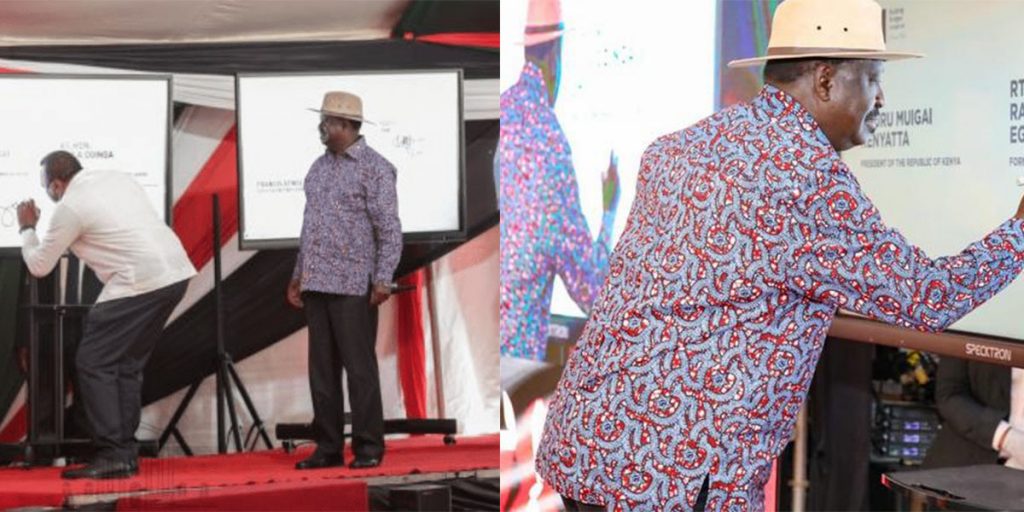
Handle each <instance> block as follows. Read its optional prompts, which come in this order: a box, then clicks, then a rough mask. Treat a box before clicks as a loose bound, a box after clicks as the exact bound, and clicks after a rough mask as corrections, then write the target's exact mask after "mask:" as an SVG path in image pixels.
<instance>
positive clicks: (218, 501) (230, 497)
mask: <svg viewBox="0 0 1024 512" xmlns="http://www.w3.org/2000/svg"><path fill="white" fill-rule="evenodd" d="M366 487H367V486H366V482H364V481H362V480H356V479H353V478H344V479H335V480H321V481H319V482H287V483H282V484H265V485H236V486H233V487H223V488H218V489H212V490H211V489H198V490H197V489H191V490H187V491H170V492H169V493H167V494H164V493H159V494H147V495H143V496H138V497H132V498H123V499H120V500H117V510H238V511H248V510H252V511H255V510H343V511H346V512H349V511H351V512H356V511H359V512H362V511H365V510H369V507H370V503H369V499H368V496H367V495H366Z"/></svg>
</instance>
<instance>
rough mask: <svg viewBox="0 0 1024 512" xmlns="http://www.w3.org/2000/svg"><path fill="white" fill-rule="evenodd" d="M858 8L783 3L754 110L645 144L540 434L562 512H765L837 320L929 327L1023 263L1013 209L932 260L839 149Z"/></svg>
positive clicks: (862, 26)
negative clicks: (630, 197) (620, 224)
mask: <svg viewBox="0 0 1024 512" xmlns="http://www.w3.org/2000/svg"><path fill="white" fill-rule="evenodd" d="M881 28H882V10H881V8H880V7H879V6H878V4H876V3H875V2H874V1H872V0H787V1H785V2H783V3H782V4H780V5H779V7H778V8H777V10H776V13H775V16H774V19H773V22H772V33H771V40H770V42H769V48H768V55H767V56H766V57H761V58H755V59H746V60H744V61H735V62H733V63H730V65H750V64H759V63H763V62H765V61H768V62H769V64H768V65H766V67H765V70H764V76H765V81H766V83H767V84H766V85H765V87H764V88H763V89H762V91H761V93H760V94H759V95H758V96H757V97H756V98H754V99H753V100H752V101H751V102H750V103H747V104H741V105H738V106H735V107H733V108H729V109H726V110H724V111H721V112H718V113H716V114H714V115H712V116H711V117H709V118H707V119H704V120H703V121H700V122H699V123H697V124H696V125H694V126H691V127H689V128H687V129H685V130H682V131H680V132H677V133H673V134H669V135H666V136H663V137H661V138H659V139H658V140H656V141H655V142H654V143H653V144H652V145H651V146H650V148H648V150H647V151H646V153H645V154H644V157H643V159H642V161H641V168H640V174H639V180H638V186H637V195H636V201H635V202H634V204H633V206H632V211H631V212H630V215H629V218H628V221H627V225H626V229H625V232H624V233H623V235H622V237H621V240H620V242H619V244H618V246H617V247H616V249H615V252H614V253H613V255H612V258H611V272H610V275H609V278H608V281H607V283H606V285H605V287H604V288H603V290H602V293H601V295H600V296H599V298H598V301H597V302H596V303H595V305H594V311H593V313H592V315H591V318H590V321H589V322H588V324H587V325H586V327H585V328H584V330H583V333H582V334H581V336H580V339H579V341H578V344H577V347H576V349H575V350H574V351H573V353H572V355H571V356H570V358H569V361H568V364H567V366H566V368H565V371H564V373H563V375H562V380H561V382H560V383H559V385H558V387H557V390H556V392H555V395H554V397H553V398H552V402H551V406H550V411H549V414H548V418H547V422H546V424H545V429H544V434H543V436H542V440H541V443H540V447H539V449H538V457H537V470H538V472H539V473H540V474H541V476H542V477H543V478H544V480H545V481H546V482H547V483H548V484H550V485H551V486H552V487H553V488H554V489H555V490H556V491H558V492H559V493H561V494H562V496H563V499H564V500H565V501H566V503H567V505H568V507H569V508H572V507H576V508H580V509H586V508H587V507H588V506H590V507H592V506H594V505H601V506H603V507H606V508H608V509H616V510H690V509H702V508H704V507H705V506H706V507H707V508H708V509H712V510H748V509H754V510H757V509H761V508H762V507H763V506H764V496H763V489H764V486H765V484H766V482H767V480H768V476H769V474H770V471H771V465H772V461H773V460H774V459H775V458H776V457H777V456H778V455H779V453H780V452H781V451H782V449H783V448H784V446H785V445H786V443H787V442H788V440H789V439H790V436H791V434H792V430H793V426H794V422H795V419H796V416H797V412H798V411H799V410H800V407H801V405H802V404H803V402H804V399H805V397H806V394H807V388H808V386H809V384H810V382H811V377H812V376H813V374H814V367H815V365H816V364H817V360H818V356H819V355H820V353H821V349H822V344H823V342H824V339H825V335H826V333H827V331H828V328H829V325H830V324H831V322H832V319H833V316H834V315H835V312H836V310H837V308H844V309H847V310H851V311H855V312H857V313H860V314H863V315H867V316H869V317H872V318H875V319H878V320H881V321H884V322H888V323H892V324H895V325H899V326H903V327H908V328H913V329H919V330H924V331H939V330H942V329H945V328H946V327H947V326H949V325H950V324H952V323H953V322H955V321H956V320H957V319H959V318H961V317H963V316H964V315H966V314H967V313H968V312H970V311H971V310H973V309H974V308H976V307H977V306H978V305H980V304H981V303H983V302H984V301H986V300H988V299H989V298H991V297H992V296H993V295H995V294H996V293H997V292H999V291H1000V290H1002V289H1003V288H1004V287H1005V286H1006V285H1008V284H1009V283H1010V282H1011V281H1012V280H1013V279H1014V278H1015V277H1016V276H1017V275H1018V273H1019V272H1020V271H1021V268H1022V266H1024V221H1022V218H1024V203H1022V204H1021V205H1020V206H1019V207H1018V210H1017V214H1016V216H1014V217H1012V218H1009V219H1008V220H1007V221H1006V222H1004V223H1003V224H1002V225H1000V226H999V227H997V228H996V229H995V230H994V231H992V232H991V233H990V234H988V235H987V236H985V237H984V238H983V239H981V240H980V241H978V242H976V243H973V244H971V245H970V246H968V247H967V248H966V249H965V250H964V251H963V252H962V253H960V254H958V255H955V256H950V257H944V258H939V259H934V260H933V259H931V258H929V257H928V256H927V255H925V254H924V252H923V251H921V250H920V249H918V248H917V247H915V246H914V245H912V244H911V243H909V242H908V241H907V240H906V239H905V238H904V237H903V236H902V235H901V234H900V233H899V232H897V231H896V230H894V229H891V228H888V227H886V226H885V224H884V223H883V222H882V219H881V217H880V215H879V213H878V211H877V210H876V209H875V208H874V207H873V206H872V204H871V201H870V200H869V199H868V198H867V197H866V196H865V195H864V193H863V191H862V190H861V188H860V186H859V185H858V183H857V180H856V178H855V177H854V176H853V174H851V172H850V170H849V168H848V167H847V166H846V164H845V163H844V162H843V161H842V160H841V158H840V155H839V152H840V151H843V150H846V149H850V148H852V147H854V146H857V145H861V144H864V143H865V142H866V141H867V140H868V139H869V138H870V136H871V133H872V132H873V131H874V130H875V128H876V127H877V123H878V121H877V119H878V112H879V109H881V108H882V106H883V104H884V101H885V97H884V95H883V93H882V88H881V85H880V83H879V78H880V74H881V72H882V65H883V64H882V61H884V60H888V59H895V58H901V57H912V56H916V55H911V54H899V53H894V52H888V51H886V49H885V42H884V38H883V34H882V30H881Z"/></svg>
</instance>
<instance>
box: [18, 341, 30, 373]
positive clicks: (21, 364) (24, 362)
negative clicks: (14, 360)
mask: <svg viewBox="0 0 1024 512" xmlns="http://www.w3.org/2000/svg"><path fill="white" fill-rule="evenodd" d="M28 363H29V361H28V347H18V368H21V373H24V374H25V375H28Z"/></svg>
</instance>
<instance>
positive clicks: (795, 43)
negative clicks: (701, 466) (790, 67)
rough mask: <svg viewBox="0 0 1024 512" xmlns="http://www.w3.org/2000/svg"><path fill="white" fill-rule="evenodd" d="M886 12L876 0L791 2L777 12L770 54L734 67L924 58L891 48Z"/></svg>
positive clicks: (770, 39)
mask: <svg viewBox="0 0 1024 512" xmlns="http://www.w3.org/2000/svg"><path fill="white" fill-rule="evenodd" d="M884 25H885V13H884V11H882V7H881V6H880V5H878V3H876V2H875V1H874V0H786V1H784V2H782V3H781V4H779V6H778V7H777V8H776V9H775V16H774V17H773V18H772V30H771V37H770V38H769V40H768V51H767V54H766V55H764V56H763V57H754V58H749V59H739V60H734V61H732V62H730V63H729V67H730V68H738V67H744V66H755V65H758V64H763V63H765V62H767V61H769V60H780V59H799V58H805V57H830V58H845V59H876V60H895V59H907V58H915V57H923V56H924V55H922V54H919V53H903V52H890V51H887V50H886V49H885V26H884Z"/></svg>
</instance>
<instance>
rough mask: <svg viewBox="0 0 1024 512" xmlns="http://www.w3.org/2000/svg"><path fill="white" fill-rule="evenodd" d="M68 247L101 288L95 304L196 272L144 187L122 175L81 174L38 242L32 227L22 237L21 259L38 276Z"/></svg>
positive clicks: (56, 260)
mask: <svg viewBox="0 0 1024 512" xmlns="http://www.w3.org/2000/svg"><path fill="white" fill-rule="evenodd" d="M69 247H70V248H71V251H72V252H73V253H75V255H76V256H78V258H79V259H81V260H82V261H83V262H85V264H86V265H88V266H89V267H90V268H91V269H92V270H93V271H94V272H96V276H97V277H98V278H99V280H100V282H102V283H103V284H104V286H103V292H102V293H100V296H99V298H98V299H97V302H104V301H108V300H113V299H120V298H124V297H132V296H135V295H140V294H143V293H146V292H150V291H153V290H156V289H159V288H163V287H164V286H168V285H171V284H174V283H177V282H179V281H182V280H185V279H188V278H190V277H192V276H194V275H195V274H196V270H195V267H193V266H192V262H191V261H189V259H188V255H187V254H186V253H185V249H184V248H183V247H182V246H181V241H179V240H178V237H177V235H175V234H174V232H173V231H172V230H171V229H170V228H169V227H167V225H166V224H164V223H163V222H162V221H161V220H160V217H159V216H157V213H156V211H155V210H154V208H153V206H152V204H151V203H150V202H149V199H148V198H147V197H146V193H145V191H144V190H143V188H142V187H141V186H140V185H139V184H138V183H137V182H136V181H135V180H134V179H133V178H132V177H131V176H129V175H127V174H124V173H120V172H115V171H89V170H83V171H80V172H79V173H78V174H76V175H75V176H74V177H73V178H72V179H71V181H70V182H69V183H68V187H67V190H66V191H65V193H64V197H62V198H61V200H60V202H59V203H57V208H56V209H55V210H54V212H53V218H52V219H50V226H49V228H48V229H47V231H46V233H45V234H44V235H43V237H42V239H41V240H40V239H39V237H38V236H37V234H36V232H35V230H34V229H27V230H25V231H24V232H23V233H22V249H21V254H22V257H24V259H25V263H26V264H27V265H28V269H29V271H30V272H31V273H32V275H34V276H37V277H42V276H45V275H46V274H49V273H50V271H52V270H53V268H54V267H55V266H56V265H57V262H58V261H59V260H60V256H61V255H62V254H63V253H64V251H66V250H67V249H68V248H69Z"/></svg>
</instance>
